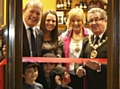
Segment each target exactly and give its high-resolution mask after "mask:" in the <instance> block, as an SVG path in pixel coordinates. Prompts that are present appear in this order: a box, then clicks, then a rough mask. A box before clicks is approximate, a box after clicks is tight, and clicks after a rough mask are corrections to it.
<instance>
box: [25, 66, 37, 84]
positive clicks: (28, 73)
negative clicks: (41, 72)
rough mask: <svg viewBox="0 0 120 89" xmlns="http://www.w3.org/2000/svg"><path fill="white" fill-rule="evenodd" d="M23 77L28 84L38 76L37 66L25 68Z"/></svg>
mask: <svg viewBox="0 0 120 89" xmlns="http://www.w3.org/2000/svg"><path fill="white" fill-rule="evenodd" d="M23 77H24V78H25V82H26V83H28V84H31V83H33V82H35V80H36V78H37V77H38V67H30V68H27V69H25V73H24V74H23Z"/></svg>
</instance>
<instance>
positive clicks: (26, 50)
mask: <svg viewBox="0 0 120 89" xmlns="http://www.w3.org/2000/svg"><path fill="white" fill-rule="evenodd" d="M42 11H43V5H42V3H41V2H40V1H37V0H36V1H29V2H28V3H27V4H26V6H25V8H24V9H23V15H24V16H23V17H24V18H23V23H24V25H23V56H41V55H42V42H43V33H42V31H41V30H40V28H38V27H37V25H38V23H39V22H40V19H41V15H42ZM29 28H31V29H32V30H33V34H34V37H35V39H34V40H35V51H36V53H35V54H33V52H32V44H31V39H30V36H31V34H30V30H29Z"/></svg>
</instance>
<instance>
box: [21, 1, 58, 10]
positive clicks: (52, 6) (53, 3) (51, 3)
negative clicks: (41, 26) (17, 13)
mask: <svg viewBox="0 0 120 89" xmlns="http://www.w3.org/2000/svg"><path fill="white" fill-rule="evenodd" d="M28 1H29V0H23V8H24V7H25V5H26V3H27V2H28ZM40 1H41V2H42V4H43V12H44V11H46V10H48V9H54V10H56V0H40Z"/></svg>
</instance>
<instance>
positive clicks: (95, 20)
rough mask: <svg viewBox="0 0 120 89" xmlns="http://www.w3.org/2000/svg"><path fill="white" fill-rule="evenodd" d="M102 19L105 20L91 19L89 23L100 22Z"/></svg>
mask: <svg viewBox="0 0 120 89" xmlns="http://www.w3.org/2000/svg"><path fill="white" fill-rule="evenodd" d="M100 20H103V18H95V19H90V20H89V21H88V23H92V22H95V23H97V22H99V21H100Z"/></svg>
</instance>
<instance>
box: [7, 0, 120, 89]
mask: <svg viewBox="0 0 120 89" xmlns="http://www.w3.org/2000/svg"><path fill="white" fill-rule="evenodd" d="M7 1H8V2H9V5H8V6H9V24H8V29H9V31H14V32H15V36H14V37H13V38H11V35H10V34H9V35H8V39H9V40H8V42H9V45H7V46H8V50H9V51H8V53H9V54H8V55H7V58H8V59H9V60H8V61H9V64H10V66H8V67H7V68H8V74H7V76H8V77H7V80H8V82H7V84H8V87H7V89H22V81H21V77H22V72H21V71H22V65H21V64H22V61H21V59H22V51H21V49H22V0H7ZM119 2H120V1H119V0H108V29H107V30H108V37H109V40H108V41H109V42H108V50H109V51H108V66H107V69H108V70H107V89H119V88H118V85H119V52H120V51H119V39H120V38H119V34H120V32H119V31H120V30H119V13H120V11H119ZM20 8H21V9H20ZM11 10H13V11H11ZM12 21H15V22H14V23H13V22H12ZM11 25H13V26H12V27H11ZM12 42H14V44H13V43H12ZM18 50H19V51H18ZM11 52H12V53H11ZM13 62H14V63H13ZM13 65H14V66H13ZM9 70H12V71H13V73H11V74H9ZM12 74H13V75H12ZM10 75H11V76H12V77H11V78H13V80H11V78H10ZM14 77H15V78H14ZM11 81H12V82H13V83H11V84H12V86H11V85H9V82H11Z"/></svg>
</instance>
